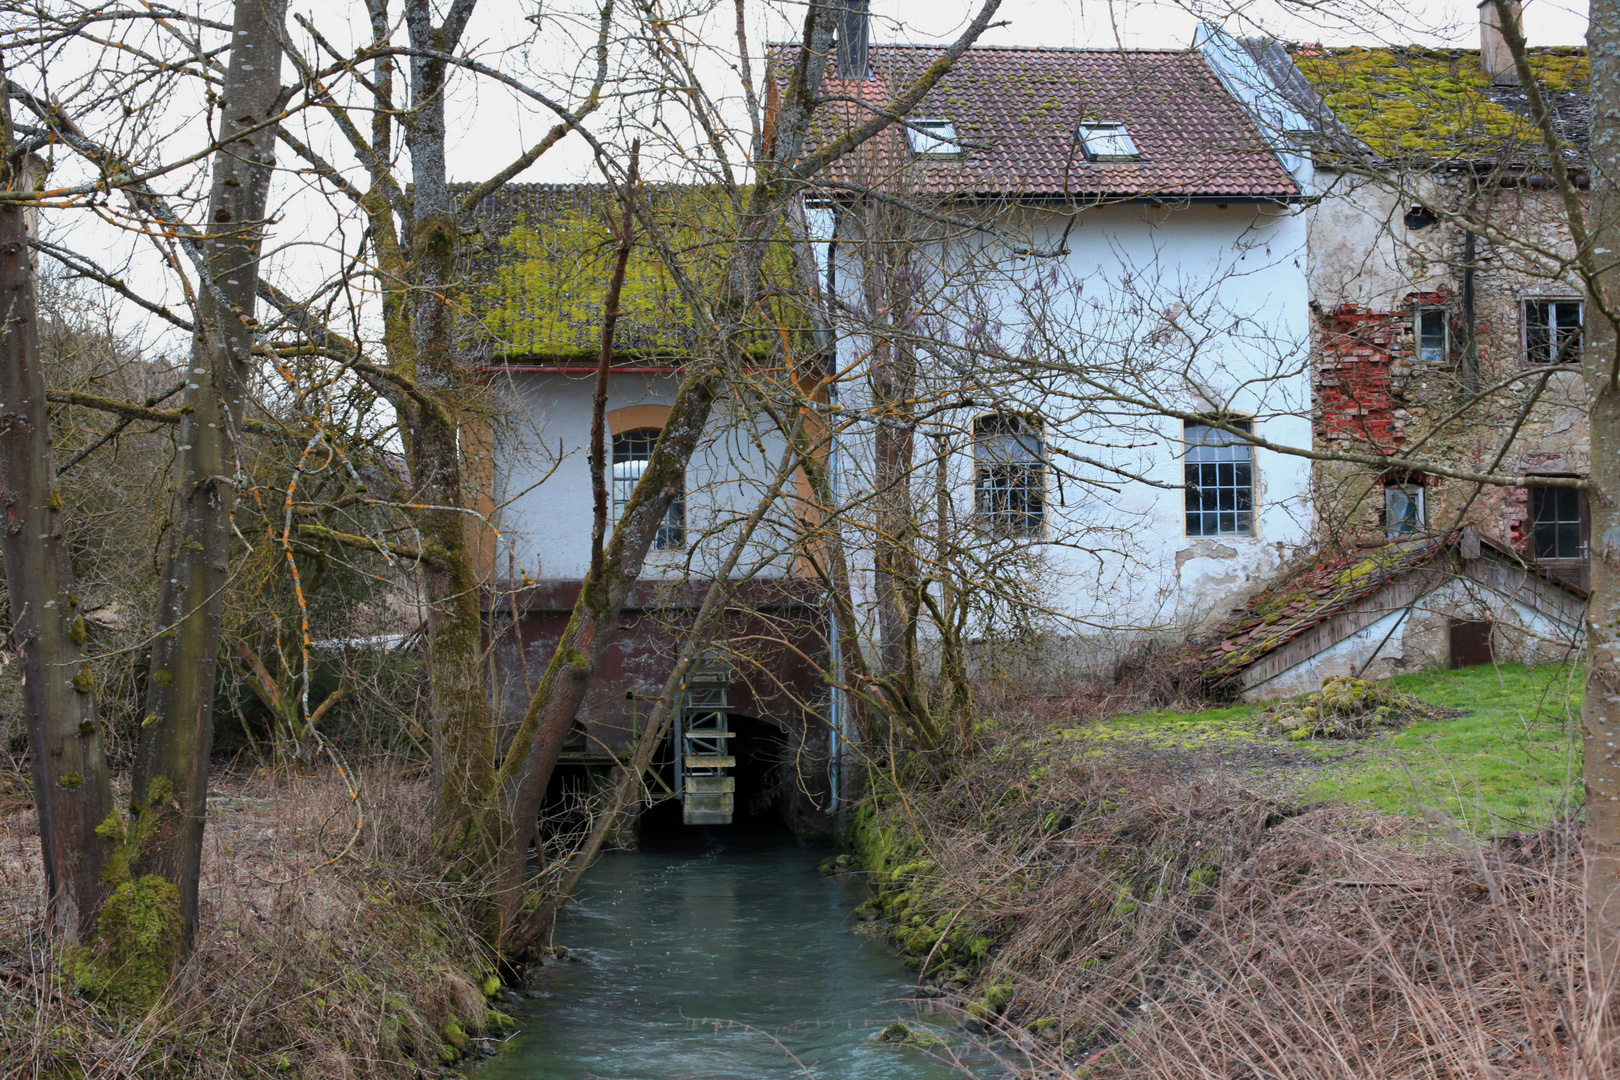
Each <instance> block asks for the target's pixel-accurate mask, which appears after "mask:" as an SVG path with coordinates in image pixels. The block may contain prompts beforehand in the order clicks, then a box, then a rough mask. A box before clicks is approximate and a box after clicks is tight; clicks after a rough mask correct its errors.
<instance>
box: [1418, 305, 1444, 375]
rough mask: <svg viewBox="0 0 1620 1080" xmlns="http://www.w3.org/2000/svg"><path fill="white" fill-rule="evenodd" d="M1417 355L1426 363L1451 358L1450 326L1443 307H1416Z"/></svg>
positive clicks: (1441, 362) (1440, 362) (1441, 361)
mask: <svg viewBox="0 0 1620 1080" xmlns="http://www.w3.org/2000/svg"><path fill="white" fill-rule="evenodd" d="M1417 355H1418V359H1419V360H1422V361H1423V362H1424V363H1426V364H1445V363H1449V362H1450V360H1451V328H1450V326H1449V320H1448V319H1447V318H1446V309H1445V308H1433V307H1426V308H1418V313H1417Z"/></svg>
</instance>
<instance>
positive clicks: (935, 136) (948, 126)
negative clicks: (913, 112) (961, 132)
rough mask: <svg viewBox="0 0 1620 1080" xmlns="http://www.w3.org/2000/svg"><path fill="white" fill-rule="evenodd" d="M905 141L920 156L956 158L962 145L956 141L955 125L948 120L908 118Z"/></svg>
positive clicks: (960, 152) (959, 154)
mask: <svg viewBox="0 0 1620 1080" xmlns="http://www.w3.org/2000/svg"><path fill="white" fill-rule="evenodd" d="M906 141H907V142H909V143H910V144H911V152H912V153H913V154H915V155H917V156H918V157H920V158H958V157H961V156H962V146H961V144H960V143H958V142H957V141H956V125H955V124H952V123H951V122H950V121H949V120H908V121H906Z"/></svg>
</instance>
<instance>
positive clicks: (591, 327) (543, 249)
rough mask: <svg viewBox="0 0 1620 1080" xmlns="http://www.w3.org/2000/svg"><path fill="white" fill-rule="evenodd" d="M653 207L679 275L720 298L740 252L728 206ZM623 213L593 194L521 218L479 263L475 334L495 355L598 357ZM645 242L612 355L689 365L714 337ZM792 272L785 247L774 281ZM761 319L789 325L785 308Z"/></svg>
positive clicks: (641, 240)
mask: <svg viewBox="0 0 1620 1080" xmlns="http://www.w3.org/2000/svg"><path fill="white" fill-rule="evenodd" d="M649 199H650V202H649V205H650V208H651V211H652V216H653V218H654V220H655V221H656V222H657V223H658V226H659V231H660V233H661V234H662V235H663V237H664V238H665V239H666V241H667V242H668V243H669V244H670V245H671V247H672V248H674V250H675V251H676V253H677V258H678V260H679V263H680V265H682V266H683V267H684V268H685V269H686V272H687V274H688V275H689V276H690V277H691V279H692V280H693V281H694V282H695V284H696V286H697V288H698V290H699V292H701V293H704V294H706V295H709V294H712V293H713V292H714V291H715V288H716V286H717V285H718V282H719V279H720V275H721V273H722V272H723V268H724V266H725V263H726V260H727V259H728V257H729V255H730V253H731V251H732V249H733V247H734V238H735V231H734V229H733V220H734V215H733V214H732V212H731V206H730V204H729V200H728V199H725V197H724V196H723V194H722V193H719V192H716V191H709V190H705V189H700V188H685V189H675V190H664V191H656V192H652V193H650V194H649ZM622 212H623V211H622V210H621V209H620V208H619V207H618V206H617V205H616V204H615V203H614V202H613V201H612V200H610V199H609V198H607V197H606V195H605V193H604V192H600V191H597V192H591V193H589V194H588V195H587V196H584V197H581V198H578V199H575V200H573V201H571V202H565V203H561V204H560V205H555V206H552V207H550V208H547V209H546V210H545V211H544V212H543V213H536V212H532V211H531V212H529V213H526V214H521V215H519V216H518V217H517V219H516V220H514V221H513V222H511V223H510V227H509V229H508V230H507V231H506V232H505V233H504V235H501V236H499V237H498V238H496V239H494V240H493V241H492V243H491V250H489V251H488V252H486V253H485V254H484V255H483V256H482V257H480V258H479V259H478V269H477V271H476V272H475V273H474V275H473V277H474V284H473V297H472V308H473V314H474V317H475V320H476V323H477V327H478V330H477V333H478V334H479V336H480V337H481V338H482V339H483V340H484V342H485V343H486V344H487V346H488V351H489V352H490V353H493V354H494V355H495V356H502V357H514V358H515V357H539V358H545V359H549V360H568V359H586V358H589V359H594V358H595V357H596V356H597V355H598V354H599V351H600V347H601V345H600V343H601V332H602V319H603V312H604V305H605V302H606V298H607V288H608V282H609V279H610V278H611V276H612V272H613V264H614V258H615V253H616V242H615V240H614V233H613V227H612V226H611V225H610V224H609V222H610V217H609V215H612V218H613V220H615V221H616V220H617V219H618V216H619V215H620V214H622ZM637 237H638V242H637V244H636V246H635V247H634V248H633V249H632V250H631V255H630V259H629V262H628V264H627V266H626V270H625V280H624V288H623V291H622V293H621V295H620V302H619V321H618V324H617V326H616V328H615V334H614V344H615V348H614V353H615V355H616V356H617V357H619V358H622V359H651V358H668V359H684V358H687V357H690V356H692V355H693V354H694V352H695V351H700V350H702V349H703V348H704V344H703V340H704V338H705V336H706V335H704V334H703V333H702V332H701V331H700V330H699V328H697V327H696V326H695V325H694V323H693V320H692V313H691V311H690V309H689V308H688V306H687V305H686V303H685V301H684V299H683V298H682V296H681V292H680V289H679V287H678V286H677V284H676V280H675V277H674V275H673V274H672V273H671V272H670V271H669V269H668V267H667V266H666V265H665V263H664V261H663V260H662V259H660V258H659V257H658V255H657V254H656V252H655V251H654V250H653V248H652V246H651V245H650V244H649V243H648V242H647V241H646V237H645V234H644V232H643V230H642V229H641V228H640V227H639V226H638V228H637ZM787 266H788V252H787V250H786V246H785V245H773V250H772V251H771V252H770V254H769V255H768V256H767V259H766V273H767V275H778V274H783V273H785V272H786V269H787ZM761 314H762V315H763V316H764V318H765V320H766V321H768V322H769V323H770V325H771V329H775V328H776V327H778V326H781V325H784V323H791V320H790V319H789V317H788V311H787V304H786V303H785V302H784V303H778V304H776V305H775V306H774V307H773V309H772V310H770V311H767V312H762V313H761ZM761 329H762V330H763V329H765V327H763V326H762V327H761ZM771 336H779V335H771ZM762 340H765V338H764V337H763V336H762ZM755 351H758V350H755Z"/></svg>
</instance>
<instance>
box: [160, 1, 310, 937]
mask: <svg viewBox="0 0 1620 1080" xmlns="http://www.w3.org/2000/svg"><path fill="white" fill-rule="evenodd" d="M285 15H286V3H285V0H238V2H237V4H236V15H235V25H234V28H233V30H232V34H231V55H230V63H229V66H228V68H227V71H226V74H225V82H224V85H223V87H222V89H221V92H220V101H219V112H218V116H219V124H218V132H219V138H220V142H221V146H220V148H219V150H217V151H216V152H215V154H214V161H213V187H212V190H211V192H210V194H209V200H208V221H207V224H206V226H205V228H206V229H207V232H206V234H205V235H206V238H205V240H204V242H203V243H204V254H205V258H206V264H207V268H208V269H207V274H208V276H207V279H206V280H205V281H202V282H200V283H199V285H198V288H197V312H196V314H197V318H196V326H197V332H196V335H195V337H194V339H193V342H192V349H191V360H190V367H189V369H188V375H189V378H188V380H187V384H186V391H185V404H184V406H183V407H182V409H181V412H182V413H183V419H182V420H181V423H180V427H179V449H178V452H177V454H176V457H175V472H174V479H173V484H174V492H173V500H174V501H173V506H172V510H171V514H172V519H171V522H170V528H169V533H168V535H169V540H168V546H167V549H166V550H165V552H164V558H163V563H162V571H161V574H162V577H161V579H160V581H159V585H158V607H157V619H156V622H157V625H158V628H159V629H158V634H157V637H156V639H155V640H154V641H153V643H152V650H151V653H150V654H149V664H150V675H149V680H150V681H149V683H148V689H147V696H146V715H145V719H144V720H143V721H142V724H141V738H140V745H139V748H138V750H137V753H136V759H135V770H134V777H133V783H132V789H131V793H130V800H131V809H132V812H133V813H134V815H135V816H137V817H139V818H142V819H143V820H145V821H146V826H145V828H144V829H143V830H142V833H141V838H140V850H139V851H138V852H136V860H135V865H134V866H133V867H132V869H133V871H134V872H136V873H137V874H141V875H156V876H157V877H160V878H162V879H164V880H166V881H168V882H171V883H172V884H173V885H174V886H175V887H176V888H177V889H178V890H179V894H180V915H181V918H182V919H183V920H184V924H185V947H189V945H190V942H191V940H192V938H193V935H194V933H195V930H196V923H197V880H198V874H199V872H200V869H201V865H202V839H203V824H204V816H205V813H206V810H207V801H208V758H209V753H210V750H211V748H212V744H213V734H214V723H213V719H214V680H215V673H216V670H217V667H218V660H219V648H220V613H221V607H222V605H223V603H224V590H225V583H226V575H227V564H228V561H229V557H230V552H231V515H232V511H233V509H234V507H235V503H236V488H237V482H238V478H239V477H240V476H241V474H242V472H241V468H240V463H239V446H238V438H239V435H240V433H241V425H242V408H243V392H244V389H245V383H246V381H247V379H248V377H249V374H250V368H251V361H252V353H253V339H254V335H255V332H256V331H257V329H258V323H257V321H256V319H255V317H254V305H255V298H256V295H257V286H258V278H259V253H260V248H261V245H262V242H263V235H264V215H265V206H266V202H267V200H268V197H269V188H270V178H271V173H272V168H273V166H274V163H275V152H274V147H275V136H276V127H275V124H274V123H273V121H274V119H275V117H276V115H277V114H278V113H279V112H280V110H281V108H282V107H283V105H284V101H285V99H284V98H283V95H282V88H281V45H280V41H279V38H280V36H281V35H282V34H283V33H284V30H283V21H284V19H285ZM160 793H161V794H162V797H156V796H158V795H159V794H160Z"/></svg>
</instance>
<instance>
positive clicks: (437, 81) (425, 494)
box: [405, 0, 501, 880]
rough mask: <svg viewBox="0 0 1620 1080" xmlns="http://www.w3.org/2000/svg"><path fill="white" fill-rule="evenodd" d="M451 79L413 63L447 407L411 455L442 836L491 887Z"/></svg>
mask: <svg viewBox="0 0 1620 1080" xmlns="http://www.w3.org/2000/svg"><path fill="white" fill-rule="evenodd" d="M471 7H472V5H471V4H470V3H465V2H463V3H458V4H457V5H455V7H454V8H453V9H452V11H451V14H450V16H449V18H448V19H447V23H450V22H453V23H455V25H454V26H449V25H447V26H435V25H434V24H433V8H432V5H431V4H430V3H429V2H428V0H410V2H409V3H407V4H406V6H405V25H406V29H407V31H408V32H409V35H410V41H411V45H412V47H414V48H418V49H432V50H437V51H448V50H451V49H454V48H455V47H456V40H457V39H458V38H459V37H460V30H459V27H460V26H464V25H465V19H466V17H467V16H468V15H469V14H470V9H471ZM445 76H446V66H445V64H444V63H443V62H442V61H439V60H433V59H429V58H425V57H420V56H416V57H412V58H411V66H410V81H411V114H410V115H411V119H410V123H409V124H408V125H407V126H406V142H407V144H408V145H409V147H410V152H411V180H412V184H413V190H412V195H411V198H412V200H413V204H412V208H411V210H412V213H411V217H412V221H411V234H410V242H411V260H412V274H411V276H410V279H409V280H410V281H411V282H412V283H413V285H414V286H415V289H414V301H413V306H412V311H411V318H412V326H411V348H412V353H413V355H412V358H411V359H412V364H413V370H412V371H411V373H410V374H411V375H412V377H413V378H414V379H415V380H416V385H417V386H418V387H420V388H421V389H422V390H423V391H424V392H425V393H427V394H429V395H431V396H432V398H433V399H434V401H435V402H436V404H437V406H438V407H437V408H436V409H434V408H429V407H426V406H425V405H418V406H415V407H412V408H411V409H410V410H409V416H410V427H411V431H410V439H409V448H408V452H409V458H410V466H411V478H412V480H413V481H414V482H415V486H416V500H417V501H418V502H419V503H421V504H424V505H425V506H426V507H428V509H424V510H422V511H419V512H418V514H417V527H418V528H419V529H420V530H421V532H422V539H423V541H424V543H426V544H429V545H431V546H432V547H434V548H435V549H436V550H437V551H438V552H439V553H440V557H441V559H442V560H443V563H442V568H430V569H429V570H427V572H426V575H425V576H426V582H425V584H426V590H427V597H428V612H429V614H428V628H429V632H430V641H431V647H432V662H431V670H432V678H431V680H430V683H429V685H430V690H429V694H430V697H429V706H428V707H429V709H430V710H431V715H432V726H433V728H434V729H435V731H436V733H437V736H438V738H437V740H436V746H435V750H436V752H437V754H438V755H439V758H440V761H441V769H440V774H439V797H438V802H437V806H436V813H435V820H434V826H435V831H436V833H437V839H438V847H439V852H440V856H441V858H442V859H443V860H444V862H445V865H446V868H447V869H448V870H449V871H450V872H451V873H452V874H454V875H455V876H456V877H458V878H462V879H467V880H481V879H483V878H485V877H486V876H487V874H488V873H489V872H490V870H491V869H492V864H491V860H492V859H493V858H494V856H495V853H496V852H497V851H498V850H499V848H500V846H501V837H500V830H499V828H498V825H499V819H498V818H497V817H491V816H490V815H487V814H484V813H482V810H483V808H484V807H486V806H487V805H488V803H489V800H490V798H491V793H492V784H493V778H494V755H495V743H494V727H493V725H492V724H491V723H490V713H489V686H488V683H487V681H486V679H485V676H484V668H483V662H482V660H483V619H482V610H481V605H480V603H479V601H480V597H481V595H482V590H483V586H484V584H485V583H484V582H482V581H480V580H479V575H478V568H477V566H476V565H475V564H474V560H473V557H472V552H471V551H470V550H469V545H468V543H467V537H468V529H467V517H466V514H465V512H464V511H465V507H466V492H465V490H464V488H465V484H464V482H463V479H464V478H463V476H462V463H461V452H460V397H461V392H462V387H461V385H460V384H461V380H460V379H459V378H458V372H457V369H456V363H455V353H454V347H455V338H454V334H455V327H454V325H453V322H452V315H451V309H450V303H449V293H450V290H451V289H452V287H453V286H454V278H455V253H456V242H457V238H458V235H459V231H460V229H459V225H458V223H457V220H456V214H455V205H454V203H453V202H452V201H451V197H450V185H449V181H448V178H447V172H446V168H447V165H446V160H445V113H444V90H445Z"/></svg>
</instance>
